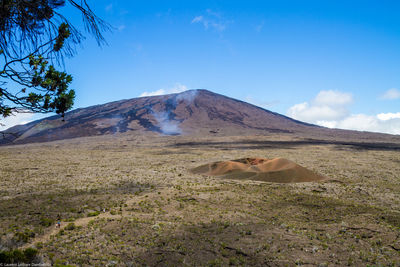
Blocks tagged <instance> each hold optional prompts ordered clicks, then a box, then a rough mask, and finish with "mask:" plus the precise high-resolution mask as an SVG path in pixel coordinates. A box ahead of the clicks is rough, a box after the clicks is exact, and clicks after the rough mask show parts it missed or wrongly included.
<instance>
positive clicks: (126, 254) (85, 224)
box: [0, 135, 400, 266]
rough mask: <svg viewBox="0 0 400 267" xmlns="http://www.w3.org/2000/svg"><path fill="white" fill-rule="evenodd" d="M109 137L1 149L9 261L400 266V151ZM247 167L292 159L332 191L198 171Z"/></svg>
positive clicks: (3, 229) (1, 208)
mask: <svg viewBox="0 0 400 267" xmlns="http://www.w3.org/2000/svg"><path fill="white" fill-rule="evenodd" d="M108 138H109V137H96V138H89V139H76V140H70V141H60V142H54V143H47V144H39V145H37V144H32V145H24V146H14V147H1V148H0V161H1V162H2V166H0V177H1V179H2V183H1V187H0V198H1V200H2V201H0V218H1V220H0V233H3V234H2V235H1V241H0V242H1V243H0V244H1V245H2V247H4V248H6V250H4V251H3V252H2V253H3V254H1V255H2V256H1V257H4V255H11V254H12V255H14V254H13V253H14V252H12V253H11V252H10V251H14V250H15V249H17V250H18V251H20V252H21V253H22V254H23V255H25V254H24V249H25V248H26V247H34V248H37V249H40V253H39V252H36V253H37V254H35V256H36V259H38V257H39V256H40V258H41V259H42V262H46V263H51V264H53V265H54V266H74V265H83V266H88V265H99V266H101V265H109V266H111V265H115V266H124V265H146V266H154V265H175V266H177V265H182V264H187V265H196V266H198V265H201V266H227V265H233V266H253V265H270V266H285V265H288V266H295V265H298V266H301V265H307V264H313V265H319V266H330V264H333V265H337V266H346V265H349V266H367V265H370V266H397V265H399V264H400V254H399V250H400V240H399V238H398V236H399V229H400V228H399V227H400V226H399V221H400V214H399V213H398V210H400V202H399V201H398V199H399V197H400V195H399V194H400V193H399V192H400V184H399V182H398V174H399V173H400V166H399V165H398V162H399V160H400V156H399V154H398V152H396V151H380V150H365V151H363V150H352V149H348V148H347V149H341V148H340V147H337V146H336V145H323V146H321V145H308V146H298V147H296V148H291V147H286V148H265V147H264V148H261V149H258V148H257V147H253V148H246V149H240V147H239V148H238V146H239V145H240V142H239V141H238V140H237V139H235V138H234V137H232V138H231V139H229V138H228V137H225V138H224V139H222V140H220V141H221V142H220V143H222V141H224V140H233V141H235V148H231V147H230V146H231V144H232V143H228V144H227V145H226V146H225V147H224V149H208V148H207V146H204V147H201V146H200V147H193V148H182V147H179V148H176V147H174V144H175V143H176V139H175V138H177V137H160V139H151V140H150V139H146V138H144V137H132V136H129V135H127V136H122V137H119V138H118V139H112V138H111V137H110V139H108ZM179 138H181V139H182V138H184V137H179ZM241 138H243V137H241ZM257 138H261V137H257ZM273 138H274V137H271V136H270V137H268V139H269V140H271V139H273ZM276 138H282V137H281V136H280V137H276ZM181 139H180V140H181ZM82 140H85V141H84V142H83V141H82ZM190 140H191V139H189V138H188V141H190ZM217 141H218V140H217ZM64 142H68V146H65V145H63V143H64ZM60 145H62V146H60ZM221 146H222V145H221ZM56 150H57V152H56ZM60 150H62V151H60ZM22 151H23V153H21V152H22ZM3 152H4V153H3ZM161 152H162V153H161ZM167 152H168V153H167ZM247 156H254V157H268V158H271V157H278V156H279V157H284V158H288V159H290V160H292V161H294V162H296V163H298V164H300V165H302V166H305V167H307V168H310V169H312V170H314V171H316V172H318V173H320V174H322V175H325V176H327V177H329V178H331V179H332V180H331V181H328V182H324V183H299V184H274V183H261V182H255V181H248V180H229V179H220V178H218V177H207V176H201V175H194V174H191V173H190V172H188V171H187V170H188V169H190V168H193V167H196V166H199V165H202V164H206V163H208V162H213V161H218V160H221V159H223V160H225V159H235V158H241V157H247ZM15 158H18V159H19V160H18V161H15V160H14V159H15ZM59 162H63V163H64V164H62V165H60V164H59ZM48 166H52V167H51V168H49V167H48ZM371 166H375V167H374V168H371ZM33 167H35V168H37V169H31V168H33ZM179 174H181V175H180V176H179ZM104 209H106V211H105V212H103V210H104ZM99 211H100V212H99ZM57 214H60V216H61V220H62V227H61V229H60V230H58V229H57V228H56V227H55V222H56V218H57ZM15 218H16V219H15ZM10 253H11V254H10ZM21 253H19V252H16V253H15V257H14V256H13V257H14V258H13V259H14V260H15V259H17V258H19V257H22V256H21V255H22V254H21ZM39 254H40V255H39ZM23 257H26V256H23ZM8 261H10V260H8ZM21 262H23V261H21ZM328 263H329V265H327V264H328Z"/></svg>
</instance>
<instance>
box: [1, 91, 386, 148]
mask: <svg viewBox="0 0 400 267" xmlns="http://www.w3.org/2000/svg"><path fill="white" fill-rule="evenodd" d="M7 132H9V133H13V135H10V136H9V138H8V139H6V140H2V143H3V144H4V143H29V142H45V141H52V140H60V139H68V138H75V137H83V136H96V135H105V134H115V133H125V132H132V133H137V134H145V133H146V132H147V133H148V132H154V133H159V134H161V135H201V136H205V135H206V136H207V135H212V136H215V135H217V136H227V135H231V136H233V135H258V134H259V135H268V134H272V133H278V134H294V135H296V136H303V137H304V136H306V137H311V136H314V137H315V136H318V137H321V136H322V137H346V138H347V137H349V136H352V137H355V136H354V135H359V134H360V132H356V131H345V130H337V129H327V128H324V127H320V126H316V125H312V124H308V123H304V122H301V121H297V120H294V119H291V118H289V117H286V116H283V115H280V114H278V113H274V112H271V111H268V110H266V109H263V108H260V107H257V106H254V105H252V104H249V103H246V102H243V101H240V100H236V99H233V98H229V97H226V96H223V95H220V94H216V93H213V92H210V91H207V90H203V89H198V90H189V91H185V92H183V93H179V94H170V95H161V96H150V97H139V98H133V99H128V100H121V101H116V102H110V103H106V104H102V105H96V106H91V107H87V108H80V109H76V110H73V111H71V112H68V113H66V115H65V121H62V120H61V118H60V117H59V116H52V117H49V118H46V119H42V120H38V121H34V122H31V123H28V124H25V125H18V126H15V127H12V128H10V129H8V130H7ZM383 136H386V135H383V134H374V133H363V137H366V138H370V137H383Z"/></svg>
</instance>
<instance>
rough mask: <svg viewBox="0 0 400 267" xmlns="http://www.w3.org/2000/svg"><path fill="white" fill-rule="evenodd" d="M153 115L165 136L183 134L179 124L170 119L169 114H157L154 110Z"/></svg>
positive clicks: (162, 112) (163, 112)
mask: <svg viewBox="0 0 400 267" xmlns="http://www.w3.org/2000/svg"><path fill="white" fill-rule="evenodd" d="M152 113H153V116H154V118H155V119H156V121H157V123H158V126H159V127H160V129H161V131H162V132H163V134H166V135H178V134H181V133H182V131H181V129H180V128H179V122H178V121H173V120H170V119H169V112H165V111H161V112H155V111H154V110H153V111H152Z"/></svg>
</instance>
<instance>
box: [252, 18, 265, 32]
mask: <svg viewBox="0 0 400 267" xmlns="http://www.w3.org/2000/svg"><path fill="white" fill-rule="evenodd" d="M264 24H265V21H264V20H263V21H261V22H260V24H258V25H256V26H255V27H254V29H255V31H256V32H261V31H262V29H263V28H264Z"/></svg>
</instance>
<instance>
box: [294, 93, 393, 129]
mask: <svg viewBox="0 0 400 267" xmlns="http://www.w3.org/2000/svg"><path fill="white" fill-rule="evenodd" d="M352 103H353V97H352V95H351V94H349V93H344V92H340V91H331V90H330V91H321V92H319V93H318V95H317V96H316V97H315V98H314V99H313V100H312V101H310V102H304V103H300V104H296V105H293V106H292V107H290V108H289V109H288V112H287V115H288V116H289V117H292V118H294V119H297V120H300V121H305V122H309V123H314V124H317V125H321V126H324V127H328V128H339V129H347V130H358V131H370V132H381V133H390V134H400V112H397V113H379V114H377V115H366V114H350V112H349V108H350V106H351V104H352Z"/></svg>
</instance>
